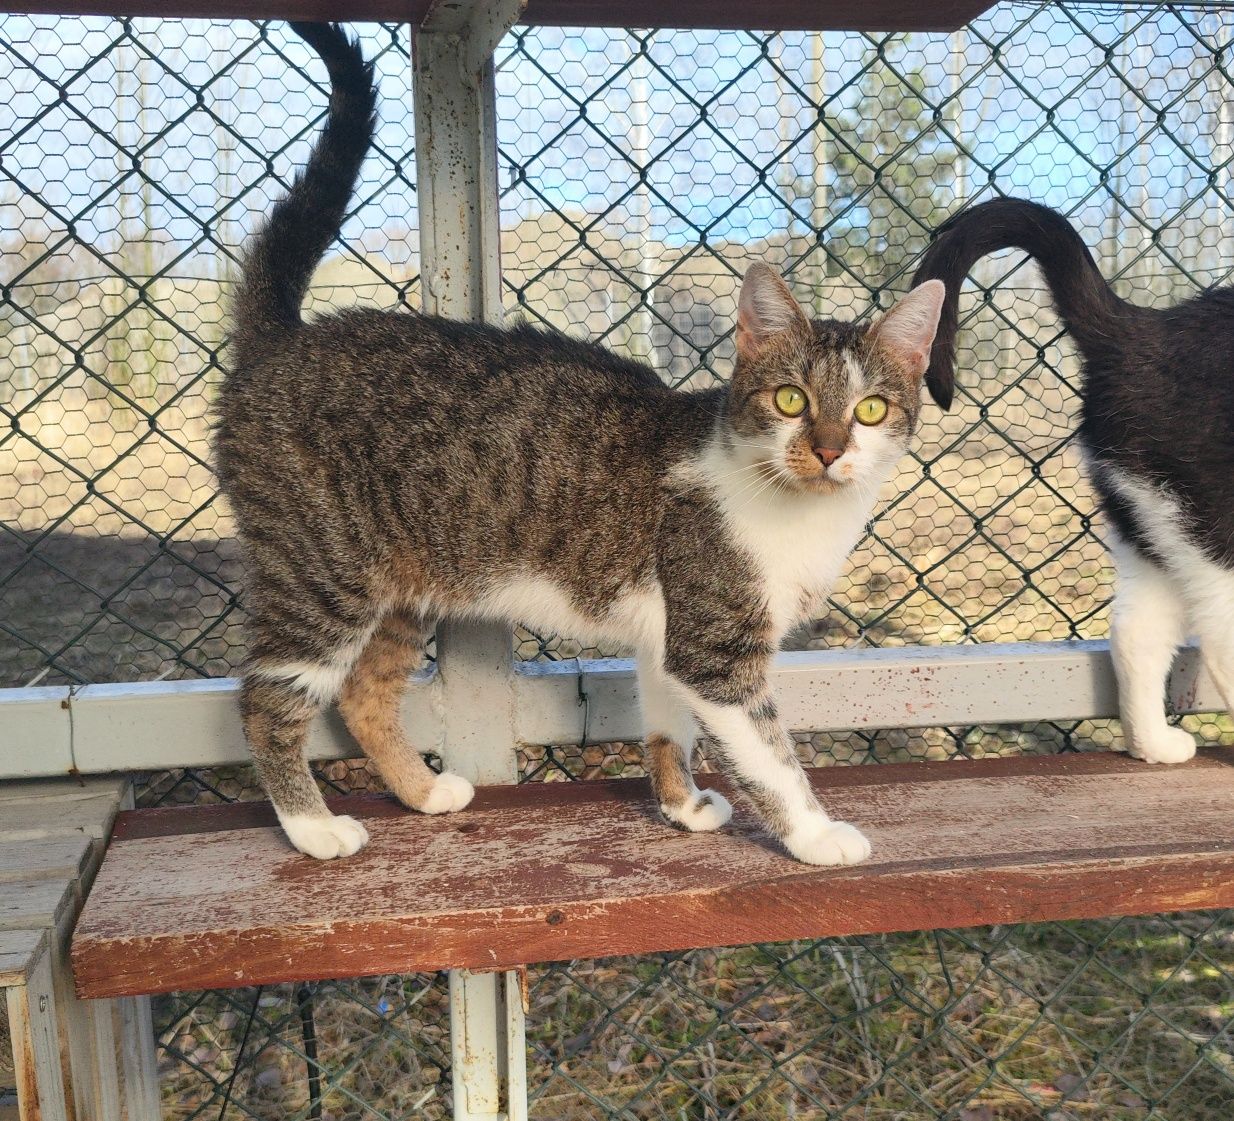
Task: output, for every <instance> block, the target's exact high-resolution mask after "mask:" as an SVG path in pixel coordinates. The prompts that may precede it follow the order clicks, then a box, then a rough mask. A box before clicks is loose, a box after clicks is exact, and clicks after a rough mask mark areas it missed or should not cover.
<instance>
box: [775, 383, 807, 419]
mask: <svg viewBox="0 0 1234 1121" xmlns="http://www.w3.org/2000/svg"><path fill="white" fill-rule="evenodd" d="M775 401H776V408H777V409H779V410H780V412H782V413H783V414H784V415H785V416H801V414H802V413H804V412H805V411H806V395H805V394H804V393H802V392H801V390H800V389H798V388H797V387H796V386H795V385H782V386H780V388H779V389H777V390H776V397H775Z"/></svg>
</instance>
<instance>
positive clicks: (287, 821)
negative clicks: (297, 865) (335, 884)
mask: <svg viewBox="0 0 1234 1121" xmlns="http://www.w3.org/2000/svg"><path fill="white" fill-rule="evenodd" d="M279 823H280V824H281V825H282V826H283V832H284V833H286V834H287V839H288V840H289V841H290V842H291V843H292V844H293V845H295V846H296V848H298V849H299V850H300V851H301V852H302V853H305V854H306V855H308V856H313V857H316V858H317V859H318V860H333V859H334V858H335V857H336V856H351V854H352V853H353V852H359V851H360V850H361V849H362V848H364V846H365V845H367V844H368V830H367V829H365V828H364V826H363V825H361V824H360V823H359V822H358V821H357V820H356V819H355V818H354V817H342V816H340V817H313V816H310V815H309V814H288V815H287V816H286V817H283V816H281V815H280V816H279Z"/></svg>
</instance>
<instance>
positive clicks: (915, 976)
mask: <svg viewBox="0 0 1234 1121" xmlns="http://www.w3.org/2000/svg"><path fill="white" fill-rule="evenodd" d="M360 30H361V31H362V33H363V40H364V46H365V50H366V53H367V54H368V55H369V56H371V57H376V58H377V66H378V77H379V81H380V83H381V89H382V95H383V97H382V104H381V115H382V122H381V126H380V130H379V134H378V143H377V150H376V151H375V152H374V154H373V156H372V157H371V158H370V160H369V161H368V163H367V164H366V167H365V172H364V181H363V184H362V186H361V189H360V191H359V193H358V196H357V200H356V204H355V206H354V209H353V211H352V213H351V214H350V215H349V217H348V219H347V222H346V225H345V228H344V236H343V239H342V243H341V245H340V246H339V247H338V249H337V251H335V252H334V253H332V255H331V256H330V258H329V259H328V260H327V262H326V263H325V264H324V265H323V267H322V269H321V270H320V272H319V274H318V277H317V281H316V284H315V287H314V290H313V295H312V306H313V307H314V308H316V309H322V308H325V307H329V306H338V305H340V304H345V303H351V302H365V303H370V304H372V303H377V304H380V305H382V306H386V307H415V306H416V305H417V303H418V275H417V274H418V252H417V242H416V229H417V225H418V222H417V217H416V197H415V188H414V182H413V173H414V148H413V143H414V139H413V135H412V127H411V99H410V96H409V94H410V90H409V80H410V69H411V67H410V60H409V53H408V38H407V32H406V29H405V28H398V27H379V26H364V27H362V28H360ZM1232 30H1234V13H1230V12H1228V11H1227V10H1226V9H1225V6H1224V5H1206V6H1203V7H1200V6H1175V5H1169V6H1167V5H1151V4H1139V5H1133V6H1127V7H1119V6H1104V5H1091V4H1077V3H1057V4H1023V3H1009V4H1002V5H1000V6H999V7H997V8H996V9H994V10H993V11H992V12H990V13H988V14H987V15H985V16H983V17H982V18H981V19H979V20H978V21H976V22H975V23H974V24H973V25H972V26H971V27H969V28H967V29H965V30H963V31H959V32H956V33H954V34H951V35H912V36H895V35H892V36H886V35H862V34H839V33H826V34H822V35H818V34H788V33H786V34H780V35H769V34H761V33H757V32H748V33H736V32H670V31H650V32H649V31H609V30H583V31H579V30H573V31H563V30H559V29H521V28H520V29H517V30H516V31H515V32H513V33H511V34H510V35H509V36H508V37H507V38H506V40H505V41H504V43H503V44H502V46H501V48H500V50H499V55H498V66H499V72H498V96H499V118H500V125H499V144H500V149H501V187H502V205H503V252H504V257H503V271H504V285H505V290H506V293H507V305H508V307H509V309H510V311H511V312H517V313H521V314H523V315H525V316H527V317H528V318H530V319H532V320H533V321H545V322H549V323H552V324H554V325H556V326H559V327H562V328H563V329H566V330H569V331H572V332H576V333H579V334H581V335H584V336H586V337H589V338H597V339H602V340H603V341H605V342H607V343H608V344H609V345H611V346H613V347H614V348H616V349H618V350H621V351H624V352H627V353H632V354H635V355H639V356H642V357H644V358H647V359H648V360H650V361H652V362H653V363H655V364H656V366H657V367H658V368H659V369H661V370H663V371H664V372H665V375H666V376H667V377H668V378H669V379H670V380H672V381H673V382H674V383H676V384H683V385H706V384H711V383H712V382H714V381H716V380H718V379H722V378H724V377H725V376H726V371H727V369H728V368H729V365H730V362H731V357H732V320H733V316H734V312H735V294H736V288H737V285H738V282H739V277H740V275H741V272H742V271H743V270H744V268H745V266H746V265H747V264H748V263H750V262H751V261H754V260H768V261H770V262H771V263H772V264H775V265H776V266H778V267H780V268H781V269H782V270H783V271H784V272H785V273H786V274H787V275H788V276H789V279H790V283H791V284H792V286H793V288H794V290H795V291H796V292H797V294H798V296H799V298H800V299H801V300H802V301H803V302H805V303H808V304H810V305H811V306H812V307H813V308H814V310H815V312H816V313H817V314H820V315H830V314H837V315H841V316H844V317H853V316H858V315H862V314H866V313H868V312H870V311H872V310H874V309H876V308H879V307H886V306H888V304H889V303H890V302H891V301H892V300H893V299H894V298H895V295H896V294H897V293H901V292H902V291H903V290H904V289H905V287H906V285H907V280H908V278H909V277H910V276H911V273H912V270H913V267H914V264H915V258H916V256H917V254H918V253H919V251H920V250H921V248H922V247H923V246H924V245H925V244H926V242H927V240H928V237H929V232H930V229H931V228H932V226H933V225H935V224H936V223H937V221H938V220H939V219H940V218H941V217H942V216H943V215H945V214H948V213H950V212H951V211H952V210H954V209H955V208H956V207H957V206H958V205H959V204H961V203H962V202H968V201H973V200H977V199H980V198H984V197H989V196H991V195H992V194H994V193H998V192H1005V193H1015V194H1023V195H1029V196H1031V197H1034V198H1037V199H1039V200H1041V201H1045V202H1048V203H1051V204H1053V205H1056V206H1059V207H1060V208H1062V209H1063V210H1065V211H1066V212H1067V213H1069V214H1070V215H1071V216H1072V218H1073V220H1074V221H1075V222H1076V224H1077V226H1078V227H1079V228H1080V229H1081V231H1082V232H1083V234H1084V236H1085V238H1086V240H1087V241H1088V242H1089V244H1090V245H1091V246H1092V247H1093V249H1094V252H1095V253H1096V254H1097V255H1098V258H1099V261H1100V263H1101V266H1102V268H1103V270H1104V271H1105V273H1106V275H1108V276H1110V277H1112V278H1114V282H1115V286H1116V287H1117V288H1118V289H1119V291H1120V292H1121V293H1122V294H1123V295H1127V296H1129V297H1131V298H1133V299H1135V300H1137V301H1140V302H1154V303H1169V302H1170V301H1172V300H1175V299H1177V298H1179V297H1180V296H1182V295H1185V294H1187V293H1190V292H1193V291H1195V289H1196V288H1197V287H1202V286H1206V285H1210V284H1214V283H1227V282H1229V279H1230V272H1231V269H1232V268H1234V239H1231V237H1230V236H1229V235H1230V233H1231V232H1234V199H1231V194H1230V175H1231V153H1232V151H1234V145H1232V143H1231V142H1232V141H1234V101H1232V99H1231V94H1232V93H1234V90H1232V89H1231V79H1230V70H1229V68H1230V65H1231V61H1232V55H1231V50H1232V48H1231V31H1232ZM319 71H320V67H319V66H317V65H315V64H314V63H313V61H312V60H311V59H310V58H309V56H308V52H307V51H306V50H305V49H304V48H303V47H302V46H301V44H299V43H298V41H296V40H294V39H293V38H292V37H290V36H289V35H288V34H287V33H286V32H285V31H284V29H283V28H282V27H280V26H277V25H269V26H261V25H254V24H249V23H206V22H200V21H198V22H181V21H171V20H167V21H155V20H131V21H129V20H104V19H81V20H78V19H52V18H38V19H30V18H21V17H14V16H6V17H0V92H2V93H3V96H4V100H5V102H6V104H7V105H8V106H9V109H10V118H9V120H8V122H7V123H6V124H4V125H3V126H0V370H2V371H3V374H2V376H0V685H6V686H20V685H37V684H66V683H68V684H71V683H79V682H94V681H110V680H133V679H143V680H148V679H154V678H190V677H202V676H219V675H226V674H229V673H232V672H234V671H235V669H236V667H237V666H238V665H239V662H240V660H241V657H242V653H243V645H242V644H243V637H242V634H241V624H242V610H243V608H242V597H241V585H242V571H241V567H240V564H239V560H238V557H237V555H236V552H235V547H234V541H233V535H232V527H231V522H230V517H229V514H228V511H227V508H226V504H225V503H224V502H223V501H222V500H221V499H220V498H219V497H218V495H217V494H216V491H215V488H214V481H213V476H212V474H211V471H210V467H209V451H208V425H209V409H210V402H211V399H212V397H213V394H214V392H215V391H216V388H217V385H218V381H219V378H220V377H221V371H222V368H223V362H224V361H225V353H224V351H223V347H224V345H225V331H226V298H227V291H228V286H229V284H230V283H231V281H232V280H233V279H234V276H235V270H236V261H237V256H236V255H237V248H238V246H239V245H240V244H241V243H242V241H243V238H244V236H245V234H246V233H247V232H248V231H250V230H251V229H252V228H253V225H254V223H255V222H256V221H257V220H259V218H260V217H261V216H262V215H263V214H264V213H265V212H266V211H267V209H268V207H269V205H270V203H271V202H272V200H273V199H274V198H276V197H278V195H279V194H280V193H281V192H282V191H283V190H284V189H285V187H286V185H287V183H288V182H289V180H290V176H291V175H292V174H293V173H294V171H295V169H296V168H297V167H298V166H299V165H300V164H301V163H302V162H303V159H304V157H305V154H306V152H307V147H308V144H309V143H310V142H311V139H312V137H313V136H314V135H315V132H316V129H317V128H318V127H319V124H320V119H321V113H322V111H323V107H324V104H325V97H324V89H323V88H322V87H321V82H322V80H323V78H322V75H321V74H320V73H319ZM977 280H978V281H979V283H977V284H975V285H972V286H970V288H969V289H966V294H965V297H964V300H963V303H962V310H963V322H964V331H965V333H964V334H963V335H962V336H961V340H960V341H961V350H962V354H961V359H960V369H961V371H962V375H961V377H962V381H963V384H964V389H963V391H962V393H961V395H960V400H959V402H958V405H957V407H956V408H955V409H954V410H953V412H952V413H950V414H947V415H946V416H942V415H940V414H939V413H938V411H937V410H935V409H933V408H927V409H926V410H925V412H924V416H923V424H922V428H921V431H920V433H919V435H918V438H917V441H916V444H915V448H914V453H913V455H912V456H911V457H909V458H908V459H907V460H906V461H905V463H904V465H903V469H902V470H901V472H900V474H899V475H898V476H897V478H896V479H895V480H893V482H892V483H891V484H889V486H888V488H887V490H886V492H885V494H884V496H883V501H882V503H881V504H880V507H879V511H878V513H877V515H876V516H875V518H874V519H873V521H872V523H871V526H870V529H869V532H868V534H867V535H866V537H865V538H864V540H863V541H862V542H861V544H860V545H859V547H858V550H857V553H856V555H855V556H854V558H853V564H852V565H851V566H850V569H849V572H848V575H847V576H846V577H845V578H844V579H843V581H842V583H841V585H840V587H839V588H838V589H837V591H836V594H835V596H834V597H833V600H832V602H831V603H830V605H829V608H828V613H827V615H826V616H825V617H823V618H820V619H818V620H816V621H815V622H814V623H813V624H811V625H810V626H809V627H807V628H803V629H802V630H801V631H800V633H798V634H797V635H796V636H794V643H795V644H796V645H798V646H812V647H825V646H831V645H870V646H885V645H895V644H918V643H944V642H947V643H952V642H981V641H991V640H1000V641H1009V640H1018V639H1034V640H1041V639H1068V638H1076V637H1082V638H1095V637H1102V636H1104V634H1105V633H1106V629H1107V609H1108V600H1109V591H1110V575H1111V570H1110V567H1109V563H1108V561H1107V559H1106V555H1105V551H1104V548H1103V546H1102V533H1103V526H1102V522H1101V520H1100V518H1099V517H1098V516H1096V515H1095V514H1094V509H1093V500H1092V494H1091V491H1090V490H1089V488H1088V485H1087V483H1086V481H1085V479H1084V477H1083V474H1082V473H1081V471H1080V468H1079V463H1078V460H1077V456H1076V453H1075V448H1074V446H1073V443H1072V437H1071V433H1072V429H1073V422H1074V419H1075V410H1076V396H1075V385H1076V375H1077V367H1076V363H1075V360H1074V356H1073V352H1072V350H1071V348H1070V346H1069V345H1068V343H1067V341H1066V339H1065V338H1064V337H1063V336H1062V335H1061V333H1060V330H1059V326H1058V323H1057V320H1056V319H1055V317H1054V316H1053V315H1052V313H1051V312H1050V311H1049V309H1048V300H1047V298H1046V295H1045V293H1044V291H1043V289H1042V286H1041V283H1040V280H1039V278H1038V276H1037V275H1036V273H1035V272H1034V271H1033V270H1032V269H1031V268H1029V267H1027V266H1024V265H1022V263H1021V262H1020V261H1019V259H1018V258H1017V257H1015V256H1013V255H1004V256H1002V257H1000V258H998V259H995V260H992V261H990V262H987V263H985V264H984V265H982V266H981V267H980V268H979V271H978V274H977ZM518 644H519V653H520V656H522V657H524V658H568V657H573V656H575V655H578V654H585V653H618V651H594V650H586V649H584V648H582V647H581V646H580V645H579V644H578V643H577V642H575V641H573V640H572V639H571V638H570V636H553V635H535V634H532V633H530V632H526V631H520V632H519V635H518ZM1187 726H1188V727H1189V729H1190V730H1192V731H1194V732H1195V733H1196V734H1197V735H1199V736H1201V737H1202V738H1204V739H1206V740H1208V741H1211V742H1222V741H1223V740H1224V742H1227V743H1228V742H1230V738H1231V727H1230V724H1229V722H1228V718H1226V717H1220V718H1218V717H1193V718H1188V721H1187ZM1117 735H1118V730H1117V725H1113V724H1111V723H1110V722H1093V721H1089V722H1083V723H1079V724H1074V723H1068V724H1058V723H1043V724H1038V725H1033V726H1024V727H1013V728H1006V727H1000V728H932V729H918V730H908V731H890V732H889V731H881V732H862V733H845V734H834V735H833V734H828V735H821V734H812V733H811V732H810V731H809V730H808V729H807V730H803V731H801V732H800V733H798V740H799V743H800V750H801V753H802V756H803V758H804V759H806V760H807V761H809V762H811V763H814V764H817V765H826V764H831V763H863V762H881V761H886V760H895V759H906V758H947V757H951V756H954V755H959V754H963V755H969V756H978V755H983V754H991V753H1000V752H1008V751H1012V752H1016V751H1057V750H1088V749H1105V748H1108V747H1109V746H1110V744H1111V743H1113V742H1114V741H1115V740H1116V738H1117ZM521 763H522V773H523V776H524V778H525V779H527V780H533V781H554V780H567V779H579V778H588V777H593V776H597V775H606V776H607V775H618V774H637V773H641V772H640V769H639V754H638V748H637V745H633V744H589V745H586V746H584V747H580V746H578V745H555V746H551V747H529V748H527V749H526V750H525V752H524V757H523V759H522V760H521ZM321 778H322V781H323V783H326V784H329V785H331V786H332V787H334V788H336V789H343V790H354V789H366V788H369V787H370V786H372V785H373V784H374V783H375V782H376V780H375V779H374V778H373V776H372V774H371V773H370V772H369V770H368V769H367V768H366V767H364V766H363V765H362V764H358V763H332V764H329V765H328V766H325V767H323V768H322V771H321ZM257 793H258V792H257V790H256V787H255V786H254V784H253V780H252V776H251V775H250V774H249V773H248V772H247V770H245V769H232V770H226V771H215V772H199V771H177V772H171V773H164V774H160V775H153V776H149V778H148V779H147V781H146V782H145V784H144V786H143V788H142V801H143V802H144V803H145V804H159V803H167V802H200V801H212V800H230V799H234V798H243V797H254V796H257ZM530 982H531V983H530V999H531V1012H530V1016H529V1023H528V1033H529V1047H530V1054H529V1076H530V1079H531V1085H532V1116H533V1117H534V1118H537V1119H542V1121H558V1119H561V1121H575V1119H592V1118H619V1119H621V1121H634V1119H639V1121H642V1119H644V1118H646V1119H657V1121H658V1119H664V1121H682V1119H689V1121H694V1119H706V1121H712V1119H716V1121H719V1119H722V1118H723V1119H758V1121H764V1119H766V1121H790V1119H793V1121H797V1119H803V1121H804V1119H809V1121H816V1119H823V1118H836V1119H844V1121H856V1119H859V1118H860V1119H888V1121H890V1119H911V1121H918V1119H933V1118H948V1119H954V1121H1003V1119H1008V1121H1020V1119H1024V1121H1027V1119H1030V1118H1034V1119H1035V1118H1050V1119H1051V1121H1064V1119H1065V1121H1072V1119H1075V1121H1079V1119H1100V1121H1133V1119H1134V1121H1140V1119H1160V1121H1218V1119H1221V1121H1225V1119H1226V1118H1228V1117H1229V1116H1230V1113H1231V1109H1232V1108H1234V1104H1232V1103H1234V915H1231V914H1229V913H1221V914H1191V915H1185V916H1157V917H1153V918H1147V919H1124V920H1119V921H1110V922H1092V923H1070V924H1050V925H1039V926H1021V927H995V928H987V929H980V930H970V931H939V932H934V933H926V934H916V935H903V936H893V937H871V938H855V939H838V940H830V941H825V942H819V943H808V944H807V943H802V944H791V945H773V946H751V947H741V948H735V949H725V950H708V951H698V952H694V953H688V954H672V955H658V956H651V957H646V958H638V959H615V960H608V961H591V962H572V963H566V964H560V965H552V966H545V967H540V968H536V969H533V970H532V971H531V978H530ZM156 1019H157V1023H158V1031H159V1041H160V1047H161V1052H160V1054H161V1059H162V1077H163V1087H164V1109H165V1112H166V1114H167V1115H168V1116H174V1117H176V1118H182V1119H186V1121H187V1119H189V1118H196V1117H198V1116H209V1117H218V1118H219V1121H223V1119H224V1118H225V1117H227V1116H231V1117H235V1116H237V1115H240V1114H248V1115H250V1116H252V1117H254V1118H261V1119H266V1118H274V1117H279V1118H293V1119H297V1121H298V1119H301V1118H312V1119H315V1121H316V1119H322V1121H324V1119H326V1118H329V1119H331V1121H338V1119H341V1118H344V1117H347V1118H351V1117H361V1116H366V1115H367V1116H373V1115H375V1116H380V1117H383V1118H384V1117H394V1116H408V1117H424V1118H442V1117H446V1116H448V1115H449V1097H450V1096H449V1041H448V1016H447V1009H446V996H445V983H444V979H443V978H440V977H428V976H422V977H401V978H397V977H396V978H381V979H376V980H369V981H364V982H354V983H350V982H349V983H345V984H344V983H335V984H322V985H313V986H300V987H297V986H284V987H278V988H274V989H268V990H257V991H254V990H235V991H230V992H218V993H194V994H179V995H176V996H173V997H165V998H159V1000H158V1001H157V1002H156ZM3 1081H4V1077H3V1074H2V1073H0V1084H2V1083H3Z"/></svg>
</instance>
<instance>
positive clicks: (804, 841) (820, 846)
mask: <svg viewBox="0 0 1234 1121" xmlns="http://www.w3.org/2000/svg"><path fill="white" fill-rule="evenodd" d="M784 847H785V848H786V849H788V851H789V852H790V853H792V855H793V856H795V857H796V858H797V859H798V860H800V861H802V862H803V863H805V864H860V863H861V861H863V860H865V859H866V858H867V857H868V856H869V855H870V842H869V841H867V840H866V837H865V834H864V833H862V832H861V830H860V829H857V828H856V827H855V826H852V825H849V824H848V822H847V821H832V820H830V819H829V818H822V819H821V820H812V821H810V822H809V823H808V824H807V825H804V826H801V827H799V828H797V829H794V830H793V831H792V832H791V833H789V834H788V835H787V836H786V837H785V838H784Z"/></svg>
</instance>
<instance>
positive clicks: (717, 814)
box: [660, 790, 733, 833]
mask: <svg viewBox="0 0 1234 1121" xmlns="http://www.w3.org/2000/svg"><path fill="white" fill-rule="evenodd" d="M660 812H661V813H663V814H664V816H665V817H666V818H668V820H669V821H671V822H672V823H673V824H674V825H680V826H681V828H682V829H688V830H689V831H690V832H691V833H710V832H712V831H713V830H716V829H719V828H720V827H721V826H722V825H726V824H727V823H728V819H729V818H730V817H732V816H733V807H732V806H731V805H730V804H729V801H728V799H727V798H725V797H724V795H723V794H717V793H716V792H715V791H714V790H707V791H704V792H703V793H702V794H696V795H694V797H693V798H691V799H690V801H688V802H686V803H685V805H682V806H664V805H661V807H660Z"/></svg>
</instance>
